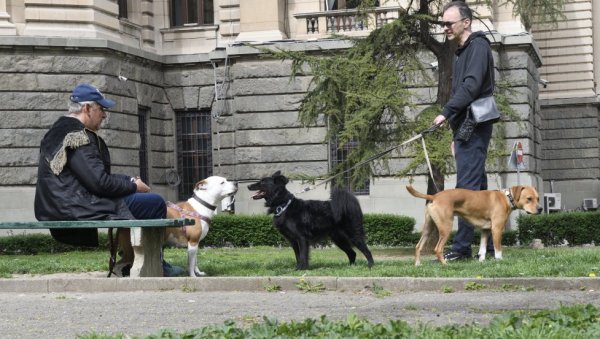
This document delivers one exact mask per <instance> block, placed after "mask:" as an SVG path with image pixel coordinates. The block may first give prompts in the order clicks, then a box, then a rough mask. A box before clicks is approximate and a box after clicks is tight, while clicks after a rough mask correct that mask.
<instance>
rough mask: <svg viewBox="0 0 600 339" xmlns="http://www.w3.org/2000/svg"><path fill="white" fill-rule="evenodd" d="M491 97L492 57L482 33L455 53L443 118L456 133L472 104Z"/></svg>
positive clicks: (492, 78)
mask: <svg viewBox="0 0 600 339" xmlns="http://www.w3.org/2000/svg"><path fill="white" fill-rule="evenodd" d="M493 93H494V57H493V55H492V49H491V47H490V41H489V40H488V39H487V38H486V37H485V33H483V32H473V33H471V35H470V36H469V38H468V39H467V41H465V44H464V45H463V46H461V47H460V48H459V49H458V50H457V51H456V59H455V61H454V68H453V70H452V94H451V96H450V100H448V102H447V103H446V105H445V106H444V109H443V110H442V113H441V114H442V115H443V116H445V117H446V119H447V120H448V121H449V123H450V127H451V128H452V130H453V131H456V130H457V129H458V128H459V127H460V125H461V124H462V122H463V121H464V120H465V117H466V113H467V108H468V107H469V105H470V104H471V102H473V101H474V100H476V99H478V98H481V97H487V96H490V95H492V94H493Z"/></svg>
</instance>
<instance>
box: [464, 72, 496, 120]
mask: <svg viewBox="0 0 600 339" xmlns="http://www.w3.org/2000/svg"><path fill="white" fill-rule="evenodd" d="M493 72H494V65H493V64H492V65H491V67H490V78H491V79H492V86H493V82H494V73H493ZM469 110H470V111H471V116H472V117H473V120H475V122H476V123H478V124H481V123H484V122H491V123H494V122H496V121H498V120H500V112H499V111H498V107H496V99H494V93H493V92H492V95H490V96H489V97H483V98H479V99H477V100H475V101H473V102H472V103H471V105H470V107H469Z"/></svg>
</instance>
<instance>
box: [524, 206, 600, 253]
mask: <svg viewBox="0 0 600 339" xmlns="http://www.w3.org/2000/svg"><path fill="white" fill-rule="evenodd" d="M517 222H518V223H519V231H518V233H519V234H518V237H519V240H520V241H521V243H522V244H525V245H526V244H529V243H531V241H532V240H533V239H541V240H542V242H543V243H544V245H547V246H548V245H549V246H552V245H559V244H562V243H563V240H567V241H568V242H569V245H572V246H576V245H583V244H589V243H591V242H592V241H593V242H595V243H596V244H598V243H599V242H600V212H559V213H552V214H542V215H528V214H522V215H520V216H519V217H518V218H517Z"/></svg>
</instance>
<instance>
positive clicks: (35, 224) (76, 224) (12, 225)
mask: <svg viewBox="0 0 600 339" xmlns="http://www.w3.org/2000/svg"><path fill="white" fill-rule="evenodd" d="M194 223H195V221H194V219H188V218H182V219H147V220H75V221H16V222H12V221H7V222H0V229H47V228H70V227H72V228H111V227H126V228H129V227H181V226H189V225H194Z"/></svg>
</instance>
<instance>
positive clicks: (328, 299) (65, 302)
mask: <svg viewBox="0 0 600 339" xmlns="http://www.w3.org/2000/svg"><path fill="white" fill-rule="evenodd" d="M299 279H300V278H299V277H271V278H263V277H250V278H232V277H228V278H222V277H205V278H196V279H192V278H183V277H180V278H137V279H129V278H111V279H107V278H105V277H104V273H89V274H77V275H69V274H66V275H65V274H61V275H52V276H43V277H30V276H23V277H19V278H13V279H0V304H1V305H2V309H3V315H2V317H0V328H1V329H2V334H1V335H0V336H1V337H2V338H40V337H43V338H73V337H75V336H77V335H78V334H83V333H86V332H96V333H104V334H117V333H125V334H127V335H129V336H144V335H150V334H155V333H157V331H159V330H160V329H161V328H170V329H174V330H177V331H185V330H189V329H194V328H199V327H203V326H206V325H210V324H222V323H223V322H224V321H226V320H234V321H236V322H237V323H238V324H246V325H248V324H252V323H256V322H260V321H262V319H263V318H262V317H263V316H266V317H268V318H270V319H277V320H280V321H290V320H298V321H301V320H304V319H306V318H314V319H316V318H319V317H320V316H321V315H326V316H327V317H328V318H329V319H335V320H341V319H346V318H347V316H348V315H349V314H355V315H358V316H359V317H362V318H366V319H369V320H370V321H373V322H387V321H388V320H390V319H401V320H404V321H407V322H409V323H412V324H414V323H418V322H421V323H429V324H432V325H445V324H465V323H473V322H475V323H480V324H487V323H488V322H489V321H490V320H491V319H493V318H494V317H496V316H498V315H499V314H501V313H504V312H508V311H513V310H530V311H536V310H540V309H554V308H558V307H560V305H571V304H588V303H590V304H593V305H596V306H597V307H600V279H598V278H564V279H563V278H559V279H554V278H553V279H531V278H521V279H512V278H511V279H441V278H440V279H431V278H335V277H306V278H305V279H306V281H308V282H309V283H310V284H312V285H313V286H314V285H316V284H318V283H322V284H323V286H324V287H325V288H326V290H325V291H323V292H320V293H303V292H301V291H299V290H298V288H297V287H296V286H295V284H296V283H297V282H298V280H299ZM274 285H277V286H280V287H281V289H282V291H281V292H266V290H265V287H266V286H274ZM374 285H377V286H379V287H382V288H384V289H385V290H387V291H390V292H391V295H389V296H386V297H383V298H379V297H377V296H376V295H375V293H374V291H373V286H374ZM470 288H475V289H477V290H476V291H467V289H470ZM443 290H445V291H446V292H448V291H449V290H452V291H453V292H452V293H444V291H443Z"/></svg>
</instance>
